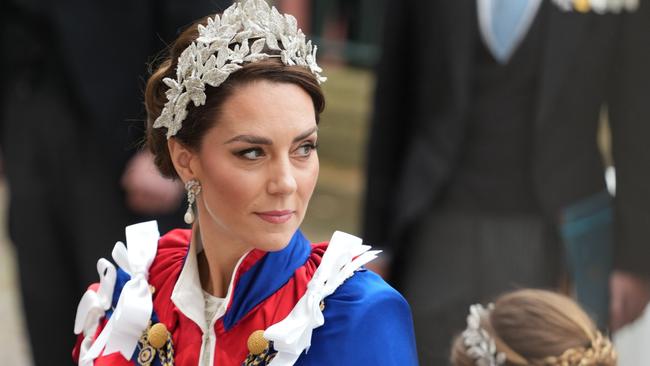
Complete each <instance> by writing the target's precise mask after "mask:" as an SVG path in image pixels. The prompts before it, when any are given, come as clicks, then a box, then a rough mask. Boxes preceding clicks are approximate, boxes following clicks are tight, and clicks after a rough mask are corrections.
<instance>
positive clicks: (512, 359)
mask: <svg viewBox="0 0 650 366" xmlns="http://www.w3.org/2000/svg"><path fill="white" fill-rule="evenodd" d="M487 314H488V315H486V316H483V317H482V318H481V328H482V329H485V330H486V331H487V332H488V333H489V335H490V338H492V339H493V340H494V341H495V344H496V348H497V352H501V353H503V354H504V355H505V356H506V362H505V365H506V366H512V365H531V366H615V365H616V351H615V350H614V348H613V346H612V343H611V342H610V341H609V339H607V338H605V337H604V336H602V335H601V333H600V332H599V331H598V329H597V328H596V326H595V325H594V323H593V321H592V320H591V319H590V318H589V316H587V314H586V313H585V312H584V311H583V310H582V309H581V308H580V306H578V304H576V303H575V302H574V301H573V300H571V299H570V298H568V297H566V296H563V295H560V294H557V293H554V292H550V291H544V290H531V289H526V290H518V291H514V292H512V293H508V294H505V295H502V296H500V297H499V298H498V299H497V300H496V302H495V303H494V309H493V310H492V311H490V312H489V313H487ZM451 361H452V364H453V365H454V366H474V365H476V360H475V359H474V358H472V357H471V356H470V355H468V354H467V348H466V346H465V344H464V342H463V337H462V335H460V336H458V337H456V339H455V340H454V343H453V346H452V350H451Z"/></svg>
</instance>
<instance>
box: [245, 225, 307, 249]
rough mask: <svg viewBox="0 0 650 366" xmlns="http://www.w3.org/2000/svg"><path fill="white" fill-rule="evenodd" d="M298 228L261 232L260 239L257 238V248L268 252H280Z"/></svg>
mask: <svg viewBox="0 0 650 366" xmlns="http://www.w3.org/2000/svg"><path fill="white" fill-rule="evenodd" d="M296 230H297V228H296V229H293V230H283V231H276V232H269V233H265V234H260V237H259V239H258V240H255V242H256V244H255V245H254V246H255V248H257V249H260V250H263V251H266V252H278V251H281V250H282V249H284V248H286V247H287V245H289V242H290V241H291V238H292V237H293V235H294V234H295V232H296Z"/></svg>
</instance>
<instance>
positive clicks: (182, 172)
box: [167, 137, 198, 182]
mask: <svg viewBox="0 0 650 366" xmlns="http://www.w3.org/2000/svg"><path fill="white" fill-rule="evenodd" d="M167 148H168V149H169V156H170V157H171V159H172V163H173V164H174V168H175V169H176V173H178V176H179V177H180V178H181V180H182V181H183V182H187V181H188V180H190V179H196V178H197V174H196V173H197V172H195V171H194V169H192V166H194V164H192V161H193V160H194V159H198V155H197V153H195V152H194V151H192V150H190V149H189V148H187V147H186V146H185V145H183V144H182V143H181V142H180V141H178V140H177V139H175V138H173V137H172V138H170V139H169V140H167Z"/></svg>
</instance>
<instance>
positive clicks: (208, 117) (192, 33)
mask: <svg viewBox="0 0 650 366" xmlns="http://www.w3.org/2000/svg"><path fill="white" fill-rule="evenodd" d="M212 17H214V16H212ZM207 19H208V18H205V19H202V20H200V21H198V22H196V23H194V24H192V25H191V26H189V27H188V28H187V29H186V30H185V31H184V32H183V33H182V34H181V35H180V36H179V37H178V38H177V39H176V41H175V42H174V43H173V44H172V45H171V46H170V47H169V48H168V49H167V55H166V56H165V57H164V58H163V59H162V61H161V62H160V64H159V66H158V67H157V68H156V70H155V71H154V72H153V73H152V75H151V76H150V77H149V80H148V81H147V86H146V89H145V107H146V111H147V121H146V125H147V126H146V127H147V128H146V145H147V147H148V148H149V150H150V151H151V152H152V153H153V155H154V162H155V164H156V166H157V167H158V170H160V173H161V174H162V175H164V176H166V177H168V178H178V174H177V173H176V169H175V168H174V165H173V163H172V160H171V156H170V154H169V149H168V147H167V137H166V132H167V131H166V128H153V124H154V121H155V120H156V118H158V116H159V115H160V113H161V112H162V110H163V107H164V106H165V103H167V97H166V95H165V92H166V91H167V90H168V89H169V87H168V86H167V85H165V83H163V79H164V78H171V79H176V66H177V64H178V58H179V56H180V55H181V53H182V52H183V51H184V50H185V49H186V48H187V47H189V46H190V44H191V43H192V42H194V41H195V40H196V38H197V37H198V34H199V33H198V28H197V27H198V25H199V24H202V25H206V24H207ZM264 52H265V53H267V54H278V52H276V51H273V50H268V49H266V50H265V51H264ZM259 80H266V81H271V82H279V83H290V84H294V85H297V86H299V87H301V88H302V89H303V90H304V91H305V92H306V93H307V94H309V96H310V97H311V99H312V101H313V103H314V111H315V113H316V123H318V122H319V120H320V113H321V112H323V110H324V109H325V97H324V95H323V91H322V89H321V87H320V85H319V83H318V81H317V79H316V77H315V76H314V75H313V74H312V73H311V72H310V71H309V70H308V69H306V68H304V67H301V66H288V65H285V64H283V63H282V61H281V60H280V59H279V58H275V57H273V58H270V59H267V60H264V61H257V62H253V63H247V64H244V65H243V67H242V68H241V69H240V70H237V71H235V72H234V73H232V74H230V76H229V77H228V79H226V81H225V82H224V83H223V84H221V85H219V86H218V87H211V86H208V85H206V90H205V94H206V102H205V105H202V106H199V107H196V106H194V104H193V103H189V104H188V106H187V110H188V114H187V117H186V118H185V119H184V120H183V127H182V128H181V129H180V130H179V131H178V133H176V135H174V136H173V137H172V138H175V139H177V140H178V141H180V142H181V143H182V144H183V145H185V146H186V147H187V148H189V149H192V150H194V151H198V150H199V149H200V148H201V142H202V140H203V136H205V134H206V132H207V131H208V130H209V129H210V128H211V127H212V126H213V125H214V124H215V123H216V122H217V120H218V118H219V112H220V110H221V108H222V106H223V104H224V102H225V101H226V100H227V99H228V97H230V96H231V95H232V94H233V93H234V92H235V90H237V88H238V87H241V86H244V85H247V84H250V83H251V82H254V81H259Z"/></svg>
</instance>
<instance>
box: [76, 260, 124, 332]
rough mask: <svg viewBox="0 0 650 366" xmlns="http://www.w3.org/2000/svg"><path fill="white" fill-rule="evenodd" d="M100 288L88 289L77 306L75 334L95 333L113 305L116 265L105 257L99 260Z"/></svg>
mask: <svg viewBox="0 0 650 366" xmlns="http://www.w3.org/2000/svg"><path fill="white" fill-rule="evenodd" d="M97 273H98V274H99V288H98V289H97V291H93V290H87V291H86V293H84V295H83V296H82V297H81V301H79V305H78V306H77V315H76V317H75V320H74V334H81V332H83V334H84V336H88V335H93V334H94V333H95V331H96V330H97V326H98V325H99V321H100V320H101V318H102V317H103V316H104V312H105V311H106V310H108V309H109V308H110V307H111V301H112V300H113V289H114V288H115V279H116V273H115V266H113V264H112V263H111V262H109V261H107V260H106V259H104V258H101V259H100V260H98V261H97Z"/></svg>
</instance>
